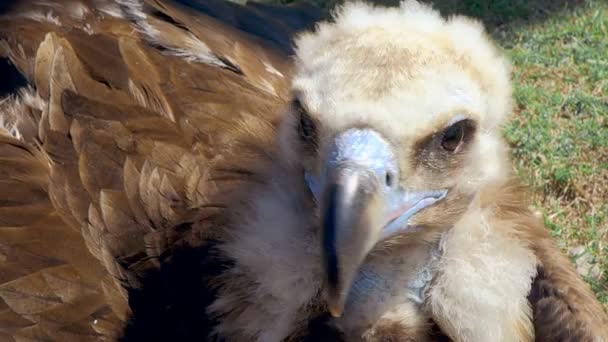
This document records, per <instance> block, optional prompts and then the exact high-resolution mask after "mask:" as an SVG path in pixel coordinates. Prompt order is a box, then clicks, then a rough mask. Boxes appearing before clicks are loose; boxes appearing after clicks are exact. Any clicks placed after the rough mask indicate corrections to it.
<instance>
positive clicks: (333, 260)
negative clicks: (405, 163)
mask: <svg viewBox="0 0 608 342" xmlns="http://www.w3.org/2000/svg"><path fill="white" fill-rule="evenodd" d="M326 166H327V167H326V170H325V174H324V176H323V177H322V181H321V182H316V181H315V180H314V179H313V178H312V177H307V180H308V182H309V185H310V186H311V190H312V192H313V194H315V197H317V199H318V200H319V202H320V204H321V218H322V227H321V238H322V252H323V264H324V267H325V285H326V291H327V292H326V295H327V302H328V306H329V310H330V313H331V314H332V316H334V317H340V316H341V315H342V312H343V311H344V307H345V304H346V300H347V298H348V292H349V290H350V288H351V285H352V283H353V280H354V278H355V276H356V275H357V272H358V270H359V267H360V266H361V264H362V263H363V262H364V260H365V258H366V257H367V255H368V254H369V252H370V251H371V250H372V249H373V248H374V246H376V245H377V244H378V243H379V242H380V241H383V240H386V239H388V238H390V237H393V236H395V235H399V234H401V233H404V232H406V231H408V230H409V229H410V228H412V227H411V226H410V225H409V220H410V218H411V217H412V216H414V215H415V214H416V213H418V212H419V211H420V210H422V209H424V208H427V207H429V206H431V205H432V204H434V203H436V202H437V201H439V200H441V199H443V198H444V197H445V195H446V194H447V191H446V190H433V191H415V192H412V191H405V190H403V188H401V187H400V186H399V185H398V181H397V179H398V177H397V173H398V168H397V162H396V159H395V158H394V155H393V153H392V150H391V148H390V145H389V144H388V142H386V141H385V140H384V139H383V138H382V137H381V136H380V135H379V134H378V133H376V132H374V131H372V130H369V129H365V130H362V129H352V130H348V131H346V132H344V133H342V134H341V135H339V136H338V137H337V138H336V140H335V144H334V146H333V147H332V150H331V152H330V156H329V158H328V162H327V165H326Z"/></svg>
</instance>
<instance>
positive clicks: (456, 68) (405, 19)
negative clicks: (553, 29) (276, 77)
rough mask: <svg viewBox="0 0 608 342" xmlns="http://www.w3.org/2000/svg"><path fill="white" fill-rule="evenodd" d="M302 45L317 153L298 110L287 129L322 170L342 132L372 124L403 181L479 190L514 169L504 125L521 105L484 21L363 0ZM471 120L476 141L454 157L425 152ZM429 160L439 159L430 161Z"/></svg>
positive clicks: (300, 72) (303, 82)
mask: <svg viewBox="0 0 608 342" xmlns="http://www.w3.org/2000/svg"><path fill="white" fill-rule="evenodd" d="M295 44H296V53H297V55H296V74H295V77H294V79H293V85H292V88H293V93H294V98H295V99H297V100H298V105H301V107H302V108H303V110H304V111H305V112H306V114H307V116H309V117H310V121H311V122H312V123H313V124H314V129H315V132H314V133H315V139H316V141H315V149H314V151H313V153H307V151H310V150H311V149H306V148H304V149H303V148H302V146H301V144H300V143H299V142H298V138H297V133H296V132H297V128H298V125H300V122H299V121H301V120H300V117H299V113H298V112H299V111H297V110H293V112H294V113H291V114H292V115H290V116H288V118H287V120H286V122H285V124H284V126H283V131H282V133H281V134H282V140H281V143H282V147H283V150H284V152H285V153H284V156H285V158H286V159H287V161H288V162H292V163H294V164H296V165H302V164H303V165H302V166H303V167H304V169H305V170H308V171H310V172H313V173H314V172H320V168H321V167H322V166H321V165H320V163H319V161H322V160H323V158H324V153H326V149H327V146H329V145H331V144H330V141H331V140H332V139H333V138H334V137H335V135H336V134H338V133H340V132H343V131H345V130H347V129H349V128H353V127H366V128H372V129H374V130H376V131H377V132H379V133H380V134H381V135H383V136H384V138H386V139H387V140H388V141H389V142H391V144H392V145H393V146H394V150H395V151H396V153H397V154H398V163H399V167H400V169H401V171H400V180H401V181H404V180H405V179H408V181H407V183H408V184H407V187H410V188H414V189H422V188H427V189H428V188H429V187H430V186H435V187H446V188H458V189H459V190H461V191H462V192H463V193H466V194H472V193H474V192H476V191H477V190H478V189H479V188H480V187H481V186H482V184H486V183H487V182H491V181H496V180H497V179H502V178H504V176H505V175H506V173H508V169H509V167H508V166H507V165H505V164H504V162H505V161H506V160H507V159H508V158H507V155H506V153H505V146H504V143H503V142H502V141H501V138H500V129H499V128H500V125H501V123H503V122H504V121H505V119H506V118H507V117H508V115H509V114H510V113H511V109H512V108H511V101H512V100H511V85H510V64H509V61H508V60H507V59H506V58H505V57H504V56H503V55H502V54H501V53H500V51H499V50H498V48H497V47H496V46H495V45H494V44H493V43H492V42H491V40H490V39H489V37H488V36H487V34H486V33H485V32H484V29H483V27H482V25H481V24H480V23H478V22H476V21H474V20H472V19H469V18H466V17H461V16H456V17H452V18H450V19H447V20H446V19H444V18H442V17H441V16H440V14H439V13H438V12H437V11H435V10H434V9H432V8H431V7H430V6H427V5H423V4H420V3H417V2H416V1H409V0H406V1H404V2H402V3H401V6H400V7H399V8H381V7H373V6H371V5H368V4H364V3H360V2H356V3H349V4H346V5H344V6H343V7H341V8H338V9H337V10H336V12H335V14H334V20H333V21H332V22H327V23H322V24H319V25H318V26H317V28H316V30H315V31H314V32H309V33H304V34H301V35H300V36H299V37H298V38H297V39H296V41H295ZM461 119H469V120H471V122H472V123H473V124H474V126H475V134H474V139H472V140H473V141H472V142H471V144H469V145H470V146H467V148H466V149H463V150H462V151H460V152H461V153H456V154H455V155H454V156H453V158H447V157H445V158H444V157H442V156H441V155H439V154H437V153H435V152H433V151H426V152H425V151H423V150H424V149H423V147H424V146H425V143H426V142H429V141H431V138H432V136H433V135H440V134H441V132H442V131H444V130H445V129H446V127H448V126H449V125H450V124H453V123H454V122H456V121H458V120H461ZM294 156H295V157H294ZM448 159H449V160H448ZM302 161H303V162H302ZM425 161H427V162H428V163H426V164H428V165H430V167H420V166H421V165H422V164H425V163H424V162H425ZM420 162H422V163H420ZM428 165H427V166H428ZM438 174H443V175H444V177H441V176H439V177H436V176H434V175H438ZM445 176H449V177H447V178H449V179H447V178H446V177H445Z"/></svg>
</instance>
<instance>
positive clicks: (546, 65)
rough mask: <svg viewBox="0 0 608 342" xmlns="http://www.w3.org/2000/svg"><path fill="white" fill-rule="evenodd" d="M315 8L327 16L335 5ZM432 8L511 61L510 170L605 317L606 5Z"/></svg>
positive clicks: (533, 0) (327, 2)
mask: <svg viewBox="0 0 608 342" xmlns="http://www.w3.org/2000/svg"><path fill="white" fill-rule="evenodd" d="M266 1H267V2H268V1H270V2H283V3H286V2H291V1H292V0H266ZM313 1H314V2H315V3H317V4H319V5H320V6H321V7H323V8H325V9H330V8H331V7H332V6H333V5H334V4H335V3H336V1H335V0H313ZM375 2H376V3H384V4H395V3H397V2H398V1H396V0H376V1H375ZM426 2H429V1H428V0H427V1H426ZM430 2H434V3H435V6H436V7H437V8H439V9H441V10H442V12H443V13H444V14H446V15H449V14H452V13H461V14H467V15H470V16H474V17H477V18H479V19H481V20H482V21H483V22H484V23H485V24H486V27H487V28H488V30H489V32H490V33H491V34H492V35H493V36H494V38H495V39H496V41H497V42H498V44H499V45H500V46H501V47H502V48H503V49H504V50H505V51H506V53H507V54H508V55H509V56H510V57H511V59H512V61H513V64H514V85H515V99H516V108H515V115H514V117H513V119H512V120H511V121H510V122H509V124H508V125H507V126H506V127H505V129H504V133H505V136H506V137H507V139H508V141H509V143H510V144H511V146H512V149H513V158H514V161H515V167H516V168H517V170H518V173H519V174H520V176H521V178H522V179H523V180H524V181H525V182H526V183H527V184H529V185H530V187H531V188H532V189H533V191H534V201H535V206H536V209H537V210H538V211H540V213H542V215H543V216H544V218H545V222H546V224H547V226H548V227H550V228H551V230H552V231H553V235H554V236H555V238H556V239H557V241H558V242H559V244H560V246H561V247H562V248H563V250H564V252H566V253H568V254H569V255H570V256H571V257H572V259H573V261H574V262H575V263H576V264H577V269H578V271H579V273H581V274H582V276H583V277H584V278H585V279H586V280H587V281H588V282H589V284H591V286H592V287H593V289H594V291H595V292H596V294H597V296H598V298H599V299H600V301H602V303H603V304H604V305H605V307H606V308H607V309H608V2H606V1H601V0H580V1H566V0H435V1H430Z"/></svg>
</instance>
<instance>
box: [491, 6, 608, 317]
mask: <svg viewBox="0 0 608 342" xmlns="http://www.w3.org/2000/svg"><path fill="white" fill-rule="evenodd" d="M495 35H496V36H497V38H498V41H499V42H500V43H501V45H502V46H503V47H504V48H505V49H506V51H507V52H508V53H509V54H510V56H511V58H512V60H513V63H514V65H515V73H514V84H515V99H516V102H517V108H516V112H515V117H514V119H513V120H512V121H511V123H510V124H509V125H508V127H506V129H505V134H506V136H507V138H508V140H509V141H510V142H511V144H512V146H513V154H514V157H515V161H516V163H517V167H518V169H519V171H520V175H521V177H522V179H524V180H525V181H526V182H527V183H528V184H530V185H531V186H532V187H533V188H534V190H535V200H536V204H537V206H538V207H539V208H540V209H541V210H542V212H543V213H544V217H545V222H546V224H547V226H549V227H550V228H551V229H552V230H553V234H554V236H555V237H556V239H557V240H558V241H559V243H560V245H561V246H562V248H563V249H564V250H565V251H567V252H570V254H571V256H572V257H573V259H575V261H576V262H577V266H578V269H579V272H580V273H581V274H582V275H583V277H585V278H586V280H587V281H588V282H589V283H590V284H591V286H592V287H593V288H594V290H595V291H596V293H597V295H598V297H599V298H600V300H601V301H602V302H603V303H604V305H606V306H607V307H608V3H606V2H603V1H586V2H582V3H580V4H578V6H576V7H574V8H570V9H568V10H563V11H559V12H556V13H554V14H553V15H551V16H550V17H548V18H547V19H546V20H543V21H539V22H532V23H526V24H524V25H513V26H512V27H507V28H499V29H497V30H495Z"/></svg>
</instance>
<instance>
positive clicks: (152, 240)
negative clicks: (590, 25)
mask: <svg viewBox="0 0 608 342" xmlns="http://www.w3.org/2000/svg"><path fill="white" fill-rule="evenodd" d="M3 10H4V12H3V13H2V14H1V17H0V54H2V56H3V57H4V58H6V60H5V61H10V63H12V65H13V66H14V69H10V68H9V64H3V67H2V68H4V69H6V70H10V77H9V78H3V79H2V80H1V82H2V83H3V84H2V85H3V87H2V89H3V91H9V92H11V94H10V95H8V96H7V97H6V98H5V99H4V100H2V102H1V103H0V340H2V341H105V340H120V341H205V340H222V341H303V340H310V341H322V340H327V341H341V340H344V341H358V340H365V341H426V340H429V341H430V340H446V339H447V340H454V341H532V340H537V341H608V318H607V317H606V313H605V312H604V311H603V309H602V307H601V305H600V304H599V302H598V301H597V299H595V297H594V295H593V293H592V292H591V290H590V289H589V287H588V286H587V285H586V284H585V283H584V282H583V281H582V280H581V279H580V278H579V276H578V275H577V274H576V272H575V270H574V268H573V266H572V265H571V263H570V261H569V260H568V259H567V258H566V257H565V256H564V255H562V253H561V252H560V251H559V249H558V248H557V246H556V245H555V244H554V242H553V241H552V240H551V237H550V234H549V232H548V230H546V229H545V228H544V227H543V225H542V222H541V220H539V219H538V218H536V217H535V216H534V215H533V214H532V213H530V212H529V211H528V209H527V203H526V196H525V191H524V189H522V188H521V187H520V186H519V185H518V184H517V181H516V180H514V179H513V177H512V175H511V172H510V166H509V162H508V156H507V151H506V147H505V144H504V143H503V142H502V141H501V139H500V133H499V127H500V124H501V123H502V122H503V121H504V120H505V119H506V118H507V116H508V114H509V113H510V110H511V108H510V103H511V93H510V81H509V66H508V62H507V61H506V60H505V58H504V57H503V56H502V55H501V54H500V53H499V52H498V50H497V49H496V48H495V47H494V46H493V44H492V43H491V42H490V41H489V39H488V38H487V37H486V35H485V34H484V32H483V29H482V28H481V26H480V25H479V24H478V23H476V22H474V21H471V20H469V19H466V18H462V17H455V18H452V19H450V20H445V19H443V18H441V17H440V16H439V15H438V14H437V13H436V12H435V11H433V10H432V9H431V8H429V7H427V6H424V5H420V4H418V3H415V2H411V1H406V2H404V3H402V5H401V7H399V8H392V9H385V8H374V7H371V6H369V5H365V4H360V3H355V4H349V5H346V6H345V7H343V8H341V9H340V10H339V11H337V12H336V14H335V15H334V18H333V21H331V22H328V23H321V24H318V25H317V26H316V27H315V29H314V30H313V31H310V32H307V33H299V34H298V35H297V39H296V40H295V44H294V45H293V46H292V44H291V39H292V37H293V36H294V35H295V34H296V33H297V32H301V31H303V30H306V29H310V28H311V25H312V24H313V23H315V22H316V21H318V20H319V18H320V16H319V13H318V12H317V11H316V10H315V8H314V7H311V6H308V5H306V4H301V5H295V6H289V7H272V6H266V5H260V4H250V5H247V6H241V5H236V4H231V3H227V2H222V1H215V0H213V1H211V0H199V1H190V2H187V1H168V0H144V1H137V0H117V1H110V0H66V1H59V0H48V1H15V2H10V3H9V4H5V5H3ZM294 47H295V49H294ZM5 75H8V74H3V77H5Z"/></svg>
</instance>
